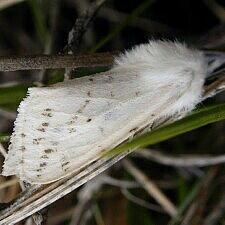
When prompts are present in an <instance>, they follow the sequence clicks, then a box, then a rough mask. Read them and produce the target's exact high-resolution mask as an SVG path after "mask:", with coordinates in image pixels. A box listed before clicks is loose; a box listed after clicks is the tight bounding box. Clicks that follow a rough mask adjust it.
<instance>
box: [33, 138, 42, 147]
mask: <svg viewBox="0 0 225 225" xmlns="http://www.w3.org/2000/svg"><path fill="white" fill-rule="evenodd" d="M44 139H45V138H34V139H33V144H35V145H38V144H39V143H40V141H41V140H44Z"/></svg>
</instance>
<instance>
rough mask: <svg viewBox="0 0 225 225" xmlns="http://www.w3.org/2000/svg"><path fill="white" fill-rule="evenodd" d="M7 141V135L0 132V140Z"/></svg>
mask: <svg viewBox="0 0 225 225" xmlns="http://www.w3.org/2000/svg"><path fill="white" fill-rule="evenodd" d="M7 141H9V135H7V134H2V133H0V142H7Z"/></svg>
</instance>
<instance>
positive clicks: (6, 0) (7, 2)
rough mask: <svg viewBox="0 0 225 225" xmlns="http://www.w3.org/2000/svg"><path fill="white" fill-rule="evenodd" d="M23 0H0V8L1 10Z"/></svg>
mask: <svg viewBox="0 0 225 225" xmlns="http://www.w3.org/2000/svg"><path fill="white" fill-rule="evenodd" d="M23 1H24V0H1V1H0V10H3V9H5V8H7V7H10V6H12V5H15V4H17V3H20V2H23Z"/></svg>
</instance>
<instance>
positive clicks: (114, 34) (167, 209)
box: [0, 0, 225, 225]
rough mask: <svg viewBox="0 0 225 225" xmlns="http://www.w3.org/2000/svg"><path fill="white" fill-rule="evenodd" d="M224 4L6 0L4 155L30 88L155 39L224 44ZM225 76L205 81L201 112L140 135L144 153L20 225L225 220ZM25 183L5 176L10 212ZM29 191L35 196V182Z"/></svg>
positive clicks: (201, 224) (217, 224) (0, 122)
mask: <svg viewBox="0 0 225 225" xmlns="http://www.w3.org/2000/svg"><path fill="white" fill-rule="evenodd" d="M222 3H223V2H222V1H217V2H216V1H215V0H201V1H194V0H184V1H179V0H175V1H163V0H145V1H139V0H132V1H131V0H129V1H128V0H127V1H119V0H96V1H91V2H90V1H89V0H80V1H78V0H27V1H25V0H24V1H23V0H2V1H0V34H1V35H0V55H1V56H2V57H1V58H0V71H2V72H1V76H0V82H1V83H0V141H1V143H0V153H1V156H0V160H1V161H0V162H1V163H2V162H3V159H4V155H5V154H6V151H7V146H8V140H9V135H10V133H11V132H12V128H13V121H14V120H15V117H16V108H17V106H18V104H19V102H20V101H21V100H22V98H23V97H24V96H25V94H26V90H27V87H29V86H35V85H37V86H42V85H49V84H52V83H56V82H58V81H61V80H63V79H64V78H65V79H71V78H73V77H77V76H83V75H88V74H91V73H94V72H99V71H103V70H106V69H107V68H108V67H109V66H110V65H111V63H112V55H113V54H116V53H115V52H118V51H121V50H123V49H127V48H130V47H131V46H132V45H134V44H138V43H141V42H146V41H147V40H148V39H150V38H165V39H171V40H174V39H178V40H181V41H185V42H187V43H189V44H190V45H193V46H196V47H198V48H203V49H209V50H220V51H224V50H225V5H223V4H222ZM106 51H108V52H110V53H108V54H107V55H105V54H101V53H100V54H97V53H95V52H106ZM81 53H82V55H81ZM43 54H48V55H50V56H45V55H43ZM73 54H78V56H74V55H73ZM25 55H32V56H26V57H25ZM12 56H14V57H12ZM15 56H16V57H15ZM76 60H77V61H76ZM81 67H82V68H81ZM56 68H57V69H56ZM63 68H66V73H64V69H63ZM72 68H75V69H72ZM21 69H22V71H21ZM25 69H26V70H25ZM36 69H41V70H36ZM9 71H14V72H9ZM224 80H225V79H224V75H222V76H221V77H220V78H218V79H216V80H215V81H214V80H213V81H210V83H207V84H206V87H205V98H206V100H205V101H204V102H203V103H202V104H201V105H200V106H199V108H201V109H200V110H199V111H197V112H196V113H195V114H194V115H191V116H190V117H188V118H186V119H184V120H181V121H179V122H175V123H174V124H172V125H171V126H167V127H166V128H161V130H156V132H155V133H154V134H149V135H147V136H144V137H141V138H140V139H138V143H139V144H140V143H142V144H141V145H142V146H143V147H146V148H145V149H144V150H143V149H142V151H138V152H136V153H134V154H131V156H129V157H126V159H124V160H122V161H121V162H119V163H117V164H116V165H114V166H113V167H112V168H110V169H109V170H107V171H106V172H105V173H103V174H102V175H100V176H98V177H97V178H95V179H93V180H92V181H90V182H88V183H87V184H86V185H83V186H81V187H79V188H78V189H76V190H75V191H73V192H71V193H69V194H68V195H66V196H64V197H63V198H61V199H59V200H57V201H56V202H54V203H52V204H50V205H48V206H47V207H46V208H45V209H44V210H42V211H41V212H39V213H38V214H37V213H36V214H34V216H33V218H32V217H30V218H28V219H25V220H23V221H22V222H19V223H17V224H35V223H36V224H39V222H40V220H42V224H49V225H60V224H69V225H84V224H87V225H88V224H97V225H117V224H118V225H139V224H140V225H159V224H163V225H164V224H169V225H177V224H182V225H225V216H224V215H225V188H224V186H225V172H224V171H225V170H224V162H225V155H224V154H225V152H224V149H225V138H224V135H225V132H224V128H225V126H224V122H223V121H222V120H223V119H224V118H225V105H224V103H222V102H224V93H223V92H221V91H222V90H224V89H225V81H224ZM217 92H218V93H219V94H217ZM215 94H217V95H216V96H214V97H213V98H210V99H208V97H209V96H211V95H215ZM218 104H219V105H218ZM211 105H213V106H211ZM220 120H221V121H220ZM219 121H220V122H219ZM214 122H216V123H214ZM187 124H188V125H189V129H186V128H185V127H186V125H187ZM204 125H206V126H204ZM203 126H204V127H203ZM200 127H201V128H200ZM178 128H179V129H178ZM196 128H199V129H196ZM194 129H196V130H194ZM178 130H179V131H178ZM187 131H189V132H187ZM178 134H180V135H179V136H178ZM136 143H137V141H136V142H135V141H134V142H131V143H129V144H128V145H125V146H122V147H121V148H119V149H117V150H118V151H122V150H124V149H127V148H130V147H132V148H135V147H136V146H137V144H136ZM57 185H59V184H57ZM21 186H22V185H21ZM21 186H20V184H19V182H18V180H17V178H16V177H10V178H5V177H2V176H0V207H1V209H5V208H7V206H9V204H10V201H12V200H14V199H15V198H16V197H18V195H19V193H20V192H21ZM55 187H57V188H58V186H55ZM55 187H53V188H52V187H48V188H49V190H52V189H54V188H55ZM51 188H52V189H51ZM30 191H31V192H30V193H31V196H32V194H33V193H35V191H36V189H35V190H34V189H33V190H32V189H31V190H30ZM28 195H29V192H28ZM50 198H51V197H50ZM8 203H9V204H8ZM19 206H21V207H23V205H22V204H21V205H20V203H19ZM7 209H9V211H10V208H7ZM17 211H18V210H17ZM13 215H14V213H12V218H13ZM2 217H4V214H3V213H0V218H2ZM34 221H35V222H34ZM0 224H1V222H0ZM5 224H8V223H5Z"/></svg>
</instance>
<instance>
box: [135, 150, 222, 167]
mask: <svg viewBox="0 0 225 225" xmlns="http://www.w3.org/2000/svg"><path fill="white" fill-rule="evenodd" d="M134 156H137V157H143V158H145V159H149V160H152V161H154V162H157V163H160V164H163V165H167V166H173V167H191V166H198V167H202V166H210V165H216V164H220V163H225V155H219V156H206V155H198V156H195V155H182V156H171V155H169V154H165V153H162V152H160V151H157V150H150V149H144V150H141V151H137V152H136V154H135V155H134Z"/></svg>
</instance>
